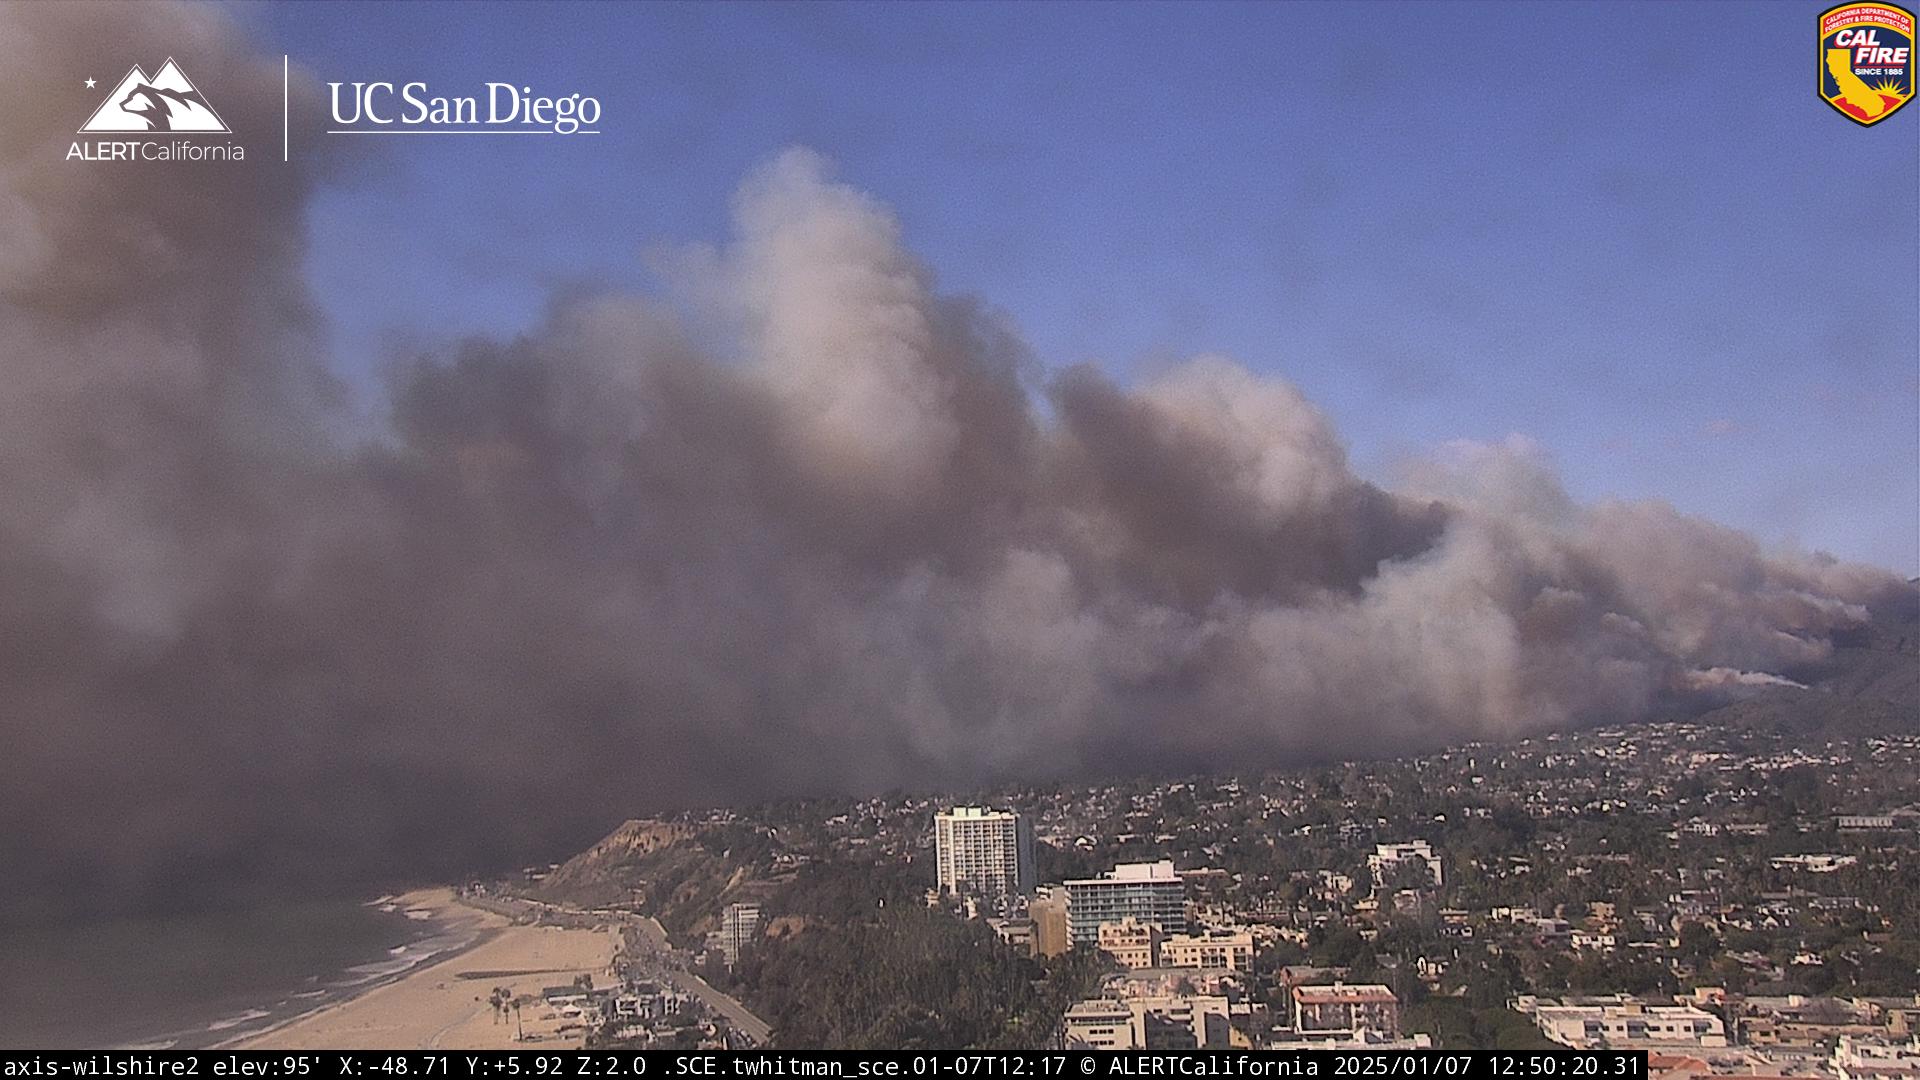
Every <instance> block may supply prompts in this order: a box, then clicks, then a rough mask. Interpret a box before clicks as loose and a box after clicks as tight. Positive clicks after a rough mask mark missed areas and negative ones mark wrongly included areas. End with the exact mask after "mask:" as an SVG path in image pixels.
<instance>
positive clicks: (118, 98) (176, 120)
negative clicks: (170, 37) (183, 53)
mask: <svg viewBox="0 0 1920 1080" xmlns="http://www.w3.org/2000/svg"><path fill="white" fill-rule="evenodd" d="M102 131H106V132H127V131H139V132H149V133H151V132H165V131H176V132H202V131H212V132H227V133H229V134H230V133H231V129H230V128H228V127H227V125H226V123H225V122H224V121H222V120H221V119H220V114H218V113H216V112H214V111H213V106H212V105H209V104H207V99H206V97H205V96H203V95H202V94H201V93H200V91H199V90H198V89H197V88H196V87H195V86H194V85H193V80H191V79H189V78H187V74H186V72H184V71H181V70H180V65H178V64H176V63H174V62H173V57H171V56H169V57H167V62H166V63H165V64H163V65H161V67H160V70H159V71H158V72H157V73H155V74H154V76H153V77H152V78H148V77H147V73H146V72H144V71H141V70H140V65H138V64H135V65H134V66H133V70H131V71H129V72H127V75H126V77H125V78H123V79H121V80H120V82H119V83H118V84H116V85H115V86H114V88H113V89H112V90H111V91H110V92H108V94H107V97H106V100H105V101H102V102H101V103H100V107H99V108H97V109H95V110H93V115H92V116H90V117H88V118H87V122H86V123H85V124H83V125H81V128H80V133H81V134H83V135H85V134H88V133H90V132H102Z"/></svg>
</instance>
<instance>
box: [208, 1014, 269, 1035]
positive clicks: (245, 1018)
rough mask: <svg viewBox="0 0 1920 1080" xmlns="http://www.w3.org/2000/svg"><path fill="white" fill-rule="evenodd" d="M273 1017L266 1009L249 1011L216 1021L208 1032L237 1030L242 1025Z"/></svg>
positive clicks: (209, 1025) (209, 1026)
mask: <svg viewBox="0 0 1920 1080" xmlns="http://www.w3.org/2000/svg"><path fill="white" fill-rule="evenodd" d="M272 1015H273V1014H272V1013H270V1012H268V1011H267V1010H265V1009H248V1010H247V1011H246V1012H243V1013H238V1014H236V1015H234V1016H229V1017H225V1018H224V1019H220V1020H215V1021H214V1022H213V1023H211V1024H208V1025H207V1030H208V1031H226V1030H227V1029H228V1028H236V1027H239V1026H240V1025H241V1024H248V1023H252V1022H253V1021H255V1020H265V1019H266V1018H267V1017H269V1016H272Z"/></svg>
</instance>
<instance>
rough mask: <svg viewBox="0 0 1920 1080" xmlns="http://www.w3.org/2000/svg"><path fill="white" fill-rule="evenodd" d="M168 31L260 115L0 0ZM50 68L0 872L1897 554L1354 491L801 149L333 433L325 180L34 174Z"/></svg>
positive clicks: (1587, 671)
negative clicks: (692, 220)
mask: <svg viewBox="0 0 1920 1080" xmlns="http://www.w3.org/2000/svg"><path fill="white" fill-rule="evenodd" d="M155 41H168V42H174V43H176V44H175V45H174V46H172V51H173V52H174V53H175V55H177V56H178V57H179V59H180V60H181V62H182V64H183V65H185V66H186V67H187V69H188V70H190V71H192V72H193V73H194V74H195V76H196V77H197V78H200V79H201V80H202V82H203V84H204V85H209V86H213V85H217V86H220V87H221V88H222V92H221V94H220V95H219V97H218V101H219V105H220V108H221V110H222V111H223V114H225V115H226V118H227V119H228V121H229V122H230V124H232V126H233V127H234V128H235V129H236V130H237V131H241V132H259V131H269V132H270V131H274V130H275V129H276V125H277V121H278V117H277V116H274V115H272V113H271V109H272V105H273V104H274V103H275V98H276V95H277V93H278V90H279V87H278V85H277V81H278V74H279V73H278V71H277V70H274V66H273V65H271V64H263V63H262V61H261V60H260V59H259V58H257V57H255V56H254V55H253V54H252V53H251V52H250V51H249V49H248V47H247V46H246V43H245V42H244V41H242V40H240V39H239V38H238V37H237V35H236V33H235V31H234V30H233V29H232V28H231V27H230V26H228V25H227V24H226V23H225V22H224V21H223V20H222V19H221V18H220V17H219V16H218V15H217V14H216V13H213V12H210V11H208V10H206V9H200V8H173V7H163V6H150V5H142V6H138V7H110V8H109V7H102V6H97V5H56V4H36V5H27V4H17V5H9V6H0V69H3V70H5V71H7V72H8V76H9V79H10V81H11V82H12V84H13V85H14V86H16V87H34V88H38V87H49V86H60V85H65V84H67V83H68V82H69V81H71V80H73V79H74V78H76V74H75V73H84V72H90V71H92V72H99V71H108V70H119V69H120V68H122V67H124V65H125V64H126V63H128V62H129V58H139V57H145V56H146V53H145V52H143V50H146V49H148V48H150V45H151V43H152V42H155ZM300 96H301V98H302V100H301V102H300V103H298V107H299V108H300V110H301V111H302V112H311V111H312V110H313V108H314V104H313V101H312V97H313V90H312V88H311V87H307V86H304V85H303V87H302V88H301V89H300ZM70 106H71V103H70V102H68V101H66V100H64V98H63V97H62V96H61V95H56V94H49V93H45V92H40V91H35V92H31V93H25V92H23V93H16V94H14V95H11V99H10V102H9V107H10V109H11V110H12V111H11V112H9V113H8V114H7V116H6V117H5V119H4V121H0V386H4V387H5V390H4V392H0V736H3V737H4V740H5V752H4V753H0V821H4V822H5V823H6V828H5V829H4V830H3V831H0V858H4V867H5V872H4V873H3V874H0V879H4V880H5V882H6V885H5V886H4V888H5V889H6V890H8V891H10V892H11V894H12V896H13V898H14V899H15V900H18V901H22V902H28V901H34V900H47V901H50V902H51V903H53V904H57V905H59V906H63V907H68V908H80V909H84V907H85V905H87V904H89V903H97V904H102V905H120V904H139V903H162V902H191V901H195V900H204V899H207V898H208V897H209V896H210V895H212V894H213V893H214V892H215V891H216V890H220V889H225V888H228V887H231V886H234V885H236V884H240V885H244V884H247V883H253V884H259V883H270V884H277V885H278V886H280V887H286V886H289V885H293V884H302V885H310V884H313V883H332V884H336V885H338V884H341V883H351V882H356V881H361V880H366V879H368V878H370V877H373V876H378V875H381V874H391V873H394V872H411V873H416V874H424V875H432V874H442V873H457V872H460V871H461V870H462V869H464V868H470V867H488V866H499V865H501V864H502V862H503V861H505V860H513V859H521V858H526V857H529V856H530V855H533V854H535V853H539V854H553V853H555V851H556V847H557V846H559V845H564V844H567V843H570V842H575V841H578V840H581V839H583V838H586V837H589V836H591V835H593V834H594V833H595V832H597V831H598V830H599V829H601V828H602V827H604V826H605V825H606V824H608V823H609V822H611V821H614V820H617V819H618V818H619V817H620V816H621V815H623V814H628V813H632V812H635V811H640V810H645V809H649V808H655V807H664V806H672V805H680V804H687V803H694V802H704V801H723V800H737V799H749V798H760V797H766V796H769V795H774V794H779V793H786V792H795V791H802V790H830V789H838V790H875V789H880V788H884V787H886V786H889V785H893V784H899V783H912V784H917V785H931V784H957V783H964V782H967V781H969V780H976V779H979V778H981V777H988V776H995V777H998V776H1056V775H1068V774H1073V773H1076V772H1083V771H1087V770H1114V769H1130V768H1166V767H1200V766H1207V765H1223V764H1230V765H1234V766H1244V765H1246V764H1249V763H1258V762H1275V763H1277V762H1283V761H1287V760H1297V759H1300V758H1307V757H1324V756H1328V755H1335V754H1359V753H1375V752H1381V751H1386V750H1406V749H1413V748H1418V747H1425V746H1432V745H1435V744H1438V743H1442V742H1446V741H1449V740H1458V739H1464V738H1481V737H1500V736H1509V735H1516V734H1520V733H1523V732H1529V731H1537V730H1543V729H1551V728H1558V727H1565V726H1568V725H1573V724H1579V723H1582V722H1588V721H1593V720H1597V719H1600V718H1618V717H1623V716H1636V715H1642V714H1645V713H1646V712H1648V711H1649V710H1652V709H1656V708H1660V707H1662V705H1663V703H1665V702H1668V701H1671V700H1674V699H1675V696H1676V695H1688V694H1698V693H1701V692H1703V688H1705V690H1706V691H1707V692H1711V691H1712V689H1713V688H1715V687H1723V686H1750V685H1755V684H1758V683H1763V682H1764V681H1765V679H1766V676H1768V675H1773V674H1779V675H1781V677H1787V674H1786V673H1790V672H1791V671H1792V670H1794V669H1795V668H1796V667H1798V666H1801V665H1805V664H1807V663H1809V662H1812V661H1816V660H1818V659H1819V658H1820V657H1821V656H1822V655H1823V653H1824V650H1825V649H1826V648H1827V645H1826V644H1825V641H1826V638H1827V635H1828V634H1829V633H1830V632H1831V631H1833V630H1835V629H1837V628H1840V627H1844V626H1847V625H1850V624H1852V623H1854V622H1856V621H1858V620H1859V619H1861V618H1863V617H1864V616H1865V615H1866V605H1867V604H1869V603H1871V602H1873V600H1874V598H1875V596H1876V593H1877V592H1878V591H1879V590H1882V589H1886V588H1889V587H1892V586H1894V585H1895V584H1897V583H1896V582H1895V580H1894V579H1893V578H1892V576H1891V575H1889V574H1886V573H1884V572H1882V571H1879V570H1875V569H1871V568H1867V567H1861V566H1851V565H1844V564H1839V563H1835V562H1833V561H1831V560H1827V559H1823V558H1818V557H1811V556H1799V555H1782V554H1773V553H1768V552H1764V551H1762V550H1761V549H1760V548H1759V547H1758V546H1756V544H1755V543H1754V542H1753V541H1752V540H1751V539H1750V538H1748V537H1746V536H1744V535H1742V534H1740V533H1737V532H1734V531H1732V530H1728V529H1725V528H1721V527H1719V526H1716V525H1713V524H1710V523H1707V522H1704V521H1701V520H1698V519H1695V518H1690V517H1686V516H1684V515H1682V514H1679V513H1677V512H1675V511H1673V510H1671V509H1669V508H1667V507H1664V506H1659V505H1652V504H1638V503H1619V504H1603V505H1598V506H1582V505H1577V504H1575V503H1574V502H1572V501H1571V500H1570V499H1568V497H1567V496H1566V494H1565V493H1564V492H1563V491H1562V489H1561V487H1560V485H1559V484H1558V483H1557V481H1556V480H1555V479H1554V477H1553V475H1552V473H1551V471H1550V470H1549V469H1548V468H1547V467H1546V466H1545V464H1544V463H1543V460H1542V456H1541V455H1540V453H1539V452H1538V451H1537V450H1536V449H1535V448H1533V447H1531V446H1529V445H1527V444H1525V443H1524V442H1513V443H1509V444H1505V445H1496V446H1479V445H1460V446H1454V447H1447V448H1443V450H1442V451H1441V452H1439V453H1437V454H1435V455H1434V456H1433V458H1432V459H1431V460H1429V461H1426V462H1423V463H1422V464H1421V465H1419V466H1418V467H1415V468H1413V469H1411V470H1409V475H1408V476H1407V477H1406V478H1405V479H1404V481H1402V482H1398V483H1397V484H1396V490H1386V489H1383V488H1381V487H1378V486H1375V485H1373V484H1370V483H1368V482H1366V481H1364V480H1362V479H1360V478H1359V477H1357V476H1356V475H1355V474H1354V473H1353V471H1352V470H1351V469H1350V467H1349V465H1348V463H1347V461H1346V456H1345V453H1344V450H1343V448H1342V445H1341V442H1340V439H1339V437H1338V435H1337V434H1336V432H1335V431H1334V430H1333V428H1332V426H1331V425H1330V424H1329V422H1328V421H1327V419H1326V417H1324V416H1323V415H1322V414H1320V413H1319V412H1318V411H1316V410H1315V409H1314V408H1313V407H1312V405H1310V404H1309V403H1308V402H1307V401H1305V400H1304V399H1303V398H1302V397H1301V395H1300V394H1299V393H1298V392H1297V391H1296V390H1294V389H1293V388H1292V387H1290V386H1288V385H1287V384H1285V383H1284V382H1281V381H1279V380H1276V379H1273V378H1267V377H1261V376H1256V375H1254V374H1251V373H1249V372H1248V371H1247V370H1245V369H1244V368H1241V367H1239V366H1237V365H1235V364H1234V363H1233V362H1232V361H1230V360H1226V359H1221V358H1216V357H1202V358H1198V359H1194V360H1191V361H1189V362H1186V363H1184V364H1181V365H1179V366H1177V367H1175V368H1173V369H1172V370H1170V371H1169V372H1167V373H1166V374H1164V375H1163V376H1161V377H1159V378H1157V379H1154V380H1153V381H1151V382H1148V383H1146V384H1145V385H1141V386H1137V387H1124V386H1119V385H1116V384H1114V383H1113V382H1111V381H1110V380H1109V379H1108V378H1106V377H1105V376H1104V375H1102V374H1101V373H1100V372H1098V371H1097V370H1094V369H1091V368H1074V369H1069V370H1066V371H1063V372H1058V373H1055V374H1052V375H1048V374H1047V373H1046V371H1045V370H1044V368H1043V367H1042V365H1041V364H1039V363H1038V362H1037V361H1036V360H1035V358H1033V357H1032V356H1030V355H1029V354H1028V352H1027V350H1026V348H1025V347H1024V346H1023V345H1022V343H1021V342H1020V340H1019V338H1018V337H1017V336H1016V335H1015V334H1014V333H1013V332H1012V330H1010V329H1009V328H1008V327H1007V326H1006V325H1005V324H1004V322H1003V321H1002V320H1001V319H999V318H997V317H996V316H995V315H994V314H993V313H992V312H991V311H989V310H987V309H985V308H983V307H982V306H981V305H980V304H978V303H976V302H974V301H972V300H968V299H966V298H961V297H954V296H948V295H943V294H941V293H939V292H938V291H937V290H936V289H935V287H934V285H933V282H932V279H931V276H930V274H929V272H928V271H927V269H926V268H925V267H923V266H922V265H921V264H920V263H919V262H917V261H916V260H915V259H914V258H913V257H912V256H911V255H910V254H909V253H908V252H907V251H906V250H905V249H904V248H903V246H902V244H901V239H900V236H899V234H898V227H897V225H896V223H895V221H894V219H893V218H892V217H891V216H890V215H889V214H888V212H887V211H886V210H885V208H883V207H882V206H880V205H878V204H876V203H875V202H874V201H873V200H871V199H870V198H868V197H866V196H865V195H862V194H861V193H859V192H857V191H855V190H853V189H851V188H849V187H847V186H844V185H842V184H840V183H837V182H835V181H834V180H832V179H831V178H830V176H829V175H828V170H827V167H826V166H825V164H824V163H823V162H822V161H821V160H820V159H819V158H817V157H815V156H814V155H812V154H810V153H807V152H804V151H795V152H791V153H788V154H785V155H783V156H781V157H779V158H778V159H777V160H775V161H773V162H771V163H770V164H768V165H767V166H766V167H765V168H764V169H763V170H761V171H760V172H758V173H757V174H755V175H754V176H753V177H751V178H749V179H748V180H747V181H746V183H745V184H744V185H743V187H742V189H741V191H740V193H739V196H738V201H737V213H736V221H737V227H736V233H735V235H734V236H733V237H732V238H731V239H730V241H729V242H728V243H726V244H725V245H724V246H722V247H719V248H716V249H713V250H705V251H695V252H689V253H686V254H685V255H684V257H682V258H679V259H675V260H670V262H671V263H672V265H673V266H674V267H675V270H674V271H673V275H674V278H675V281H674V289H673V295H674V296H676V297H678V298H679V302H678V303H676V304H674V305H668V304H666V303H664V302H659V301H655V300H652V299H647V298H637V297H631V296H599V297H588V298H575V299H570V300H566V301H564V302H556V305H555V307H554V309H553V311H552V313H551V315H550V317H549V318H548V319H547V320H546V321H545V323H544V324H543V325H542V326H540V327H539V328H538V329H537V330H536V331H535V332H533V333H531V334H529V335H528V336H526V337H525V338H523V339H520V340H514V341H492V340H474V341H467V342H464V343H455V344H449V345H448V346H446V347H445V348H444V349H443V350H441V351H439V352H437V353H434V354H432V355H427V356H422V357H417V358H415V359H413V360H411V361H409V362H407V363H405V364H402V365H400V366H399V367H398V368H397V369H396V370H395V371H394V373H393V377H392V385H391V392H390V395H389V396H388V399H387V400H388V402H389V403H390V407H391V408H390V412H391V422H390V426H389V429H388V430H385V431H382V432H381V433H380V434H379V436H378V437H376V438H373V439H370V440H367V441H352V440H349V439H345V438H342V437H341V436H339V435H338V434H337V433H338V432H339V431H341V430H344V429H345V425H342V424H340V423H338V422H336V421H337V417H336V416H335V410H336V407H337V404H336V402H337V398H338V393H337V391H338V388H337V387H336V386H335V384H334V383H333V381H332V379H331V378H330V376H329V375H328V373H327V372H326V371H325V370H324V368H323V366H322V365H321V363H320V362H319V361H318V360H317V359H316V358H317V357H318V356H319V355H320V349H319V348H318V347H317V344H316V336H317V334H318V332H319V330H318V320H317V318H316V315H315V313H314V311H313V309H312V305H311V303H310V300H309V297H308V294H307V291H306V286H305V283H304V282H303V280H302V276H301V272H300V262H301V256H302V243H303V241H302V237H303V228H304V223H303V206H304V202H305V197H306V194H307V190H308V188H309V186H310V185H311V184H312V183H314V182H315V178H314V177H312V176H310V175H307V174H306V173H304V172H303V171H302V169H301V167H300V166H294V167H286V166H281V165H280V164H279V163H278V162H273V163H271V164H272V167H268V166H267V163H265V162H254V161H249V162H248V163H245V164H244V165H231V164H204V165H198V166H181V165H151V166H149V165H142V164H137V163H120V164H116V165H112V166H106V165H100V166H82V165H79V164H77V163H69V162H65V161H63V160H62V157H63V151H64V145H65V142H66V141H67V140H68V139H69V138H70V136H67V135H65V134H64V133H65V132H67V131H70V130H71V129H72V127H73V124H74V118H73V116H71V115H70V112H71V107H70ZM272 149H274V148H270V147H257V148H255V149H254V155H255V156H256V157H260V156H270V154H271V150H272ZM182 181H187V182H182ZM368 272H369V273H377V272H378V271H377V268H373V267H370V268H369V269H368ZM714 341H721V342H724V343H725V344H724V346H722V347H715V346H713V345H712V344H710V343H711V342H714ZM1037 396H1038V397H1041V398H1043V399H1044V401H1043V402H1040V403H1036V397H1037ZM330 433H331V434H330Z"/></svg>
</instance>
